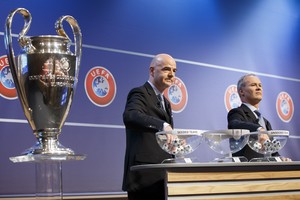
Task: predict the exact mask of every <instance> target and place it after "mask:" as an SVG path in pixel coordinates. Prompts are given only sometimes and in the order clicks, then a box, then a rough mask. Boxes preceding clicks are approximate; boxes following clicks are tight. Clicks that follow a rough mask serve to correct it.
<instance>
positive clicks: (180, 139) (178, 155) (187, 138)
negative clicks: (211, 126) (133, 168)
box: [156, 129, 203, 163]
mask: <svg viewBox="0 0 300 200" xmlns="http://www.w3.org/2000/svg"><path fill="white" fill-rule="evenodd" d="M202 133H203V131H201V130H186V129H177V130H176V129H175V130H172V131H160V132H157V133H156V140H157V143H158V144H159V146H160V147H161V148H162V149H163V150H164V151H165V152H167V153H169V154H171V155H174V158H173V159H166V160H164V161H163V163H168V162H170V163H177V162H179V163H180V162H184V163H188V162H193V161H195V160H196V159H192V158H185V155H187V154H190V153H192V152H193V151H195V150H196V149H197V148H198V147H199V145H200V144H201V143H202V141H203V137H202Z"/></svg>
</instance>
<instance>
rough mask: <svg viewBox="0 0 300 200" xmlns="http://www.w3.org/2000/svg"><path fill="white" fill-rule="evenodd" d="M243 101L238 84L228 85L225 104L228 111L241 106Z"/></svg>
mask: <svg viewBox="0 0 300 200" xmlns="http://www.w3.org/2000/svg"><path fill="white" fill-rule="evenodd" d="M241 103H242V102H241V99H240V97H239V94H238V92H237V87H236V85H230V86H228V87H227V89H226V91H225V95H224V104H225V107H226V110H227V112H229V111H230V110H231V109H233V108H237V107H239V106H240V105H241Z"/></svg>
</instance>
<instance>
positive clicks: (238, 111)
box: [227, 74, 290, 161]
mask: <svg viewBox="0 0 300 200" xmlns="http://www.w3.org/2000/svg"><path fill="white" fill-rule="evenodd" d="M237 91H238V94H239V96H240V99H241V101H242V105H241V106H240V107H238V108H234V109H232V110H230V111H229V113H228V115H227V121H228V128H229V129H248V130H249V131H250V132H255V131H266V130H272V127H271V124H270V122H269V121H268V120H267V119H265V118H263V120H261V121H259V117H260V116H259V115H261V113H259V112H258V110H259V103H260V101H261V100H262V97H263V88H262V83H261V81H260V79H259V78H258V77H257V76H256V75H255V74H246V75H244V76H242V77H241V78H240V80H239V81H238V84H237ZM267 139H269V137H268V135H267V134H261V135H260V138H259V142H260V143H263V142H264V141H265V140H267ZM233 156H244V157H246V158H247V159H248V160H251V159H252V158H259V157H263V156H264V155H263V154H259V153H257V152H255V151H253V150H252V149H251V148H250V147H249V146H248V145H246V146H245V147H244V148H243V149H241V150H240V151H238V152H236V153H235V154H233ZM273 156H279V154H278V153H276V154H273ZM283 160H284V161H289V160H290V159H289V158H283Z"/></svg>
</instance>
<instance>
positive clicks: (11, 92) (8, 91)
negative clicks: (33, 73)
mask: <svg viewBox="0 0 300 200" xmlns="http://www.w3.org/2000/svg"><path fill="white" fill-rule="evenodd" d="M0 96H2V97H3V98H5V99H9V100H13V99H17V98H18V96H17V90H16V88H15V84H14V81H13V77H12V74H11V72H10V68H9V63H8V59H7V56H1V57H0Z"/></svg>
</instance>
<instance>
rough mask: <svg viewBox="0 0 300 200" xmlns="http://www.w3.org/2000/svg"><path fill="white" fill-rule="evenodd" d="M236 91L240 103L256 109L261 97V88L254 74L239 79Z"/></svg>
mask: <svg viewBox="0 0 300 200" xmlns="http://www.w3.org/2000/svg"><path fill="white" fill-rule="evenodd" d="M237 90H238V93H239V96H240V98H241V101H242V102H243V103H249V104H251V105H253V106H255V107H256V108H258V105H259V102H260V101H261V100H262V97H263V88H262V84H261V82H260V80H259V78H258V77H257V76H256V75H255V74H246V75H244V76H242V77H241V78H240V80H239V81H238V84H237Z"/></svg>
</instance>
